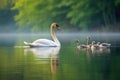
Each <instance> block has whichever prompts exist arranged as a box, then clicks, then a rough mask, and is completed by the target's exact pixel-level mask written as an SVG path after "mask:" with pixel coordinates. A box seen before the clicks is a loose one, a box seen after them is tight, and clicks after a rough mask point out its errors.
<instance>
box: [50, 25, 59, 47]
mask: <svg viewBox="0 0 120 80" xmlns="http://www.w3.org/2000/svg"><path fill="white" fill-rule="evenodd" d="M50 32H51V36H52V38H53V41H54V42H55V43H56V44H57V46H60V42H59V40H58V39H57V37H56V35H55V32H54V28H53V26H51V27H50Z"/></svg>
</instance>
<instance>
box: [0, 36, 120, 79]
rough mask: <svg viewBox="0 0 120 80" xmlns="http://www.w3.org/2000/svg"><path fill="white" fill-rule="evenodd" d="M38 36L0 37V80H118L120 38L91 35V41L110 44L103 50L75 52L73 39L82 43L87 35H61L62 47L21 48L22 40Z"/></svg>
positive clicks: (79, 50) (29, 39)
mask: <svg viewBox="0 0 120 80" xmlns="http://www.w3.org/2000/svg"><path fill="white" fill-rule="evenodd" d="M38 37H40V36H35V38H34V37H33V36H25V35H23V36H11V35H9V37H8V36H5V35H4V36H3V35H2V36H1V37H0V42H1V43H0V80H119V79H120V76H119V72H120V39H119V37H120V35H112V36H110V35H109V36H106V35H97V36H96V35H92V36H91V38H92V40H95V41H104V42H109V43H111V44H112V46H111V47H110V48H109V49H106V50H103V51H91V50H89V49H88V50H81V49H77V48H76V45H75V44H74V40H75V37H77V39H79V40H81V41H82V43H85V40H84V39H85V37H86V35H83V36H81V35H80V36H78V35H74V36H73V37H71V36H70V35H69V36H68V37H66V35H64V38H63V36H61V35H60V36H59V39H60V42H61V45H62V46H61V48H57V47H53V48H47V47H46V48H23V47H21V46H22V45H23V41H24V40H28V41H32V40H34V39H36V38H38ZM70 38H73V39H70ZM100 39H101V40H100ZM15 46H20V47H15Z"/></svg>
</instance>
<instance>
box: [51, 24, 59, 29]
mask: <svg viewBox="0 0 120 80" xmlns="http://www.w3.org/2000/svg"><path fill="white" fill-rule="evenodd" d="M51 26H52V27H53V28H54V29H58V30H60V26H59V25H58V24H57V23H52V24H51Z"/></svg>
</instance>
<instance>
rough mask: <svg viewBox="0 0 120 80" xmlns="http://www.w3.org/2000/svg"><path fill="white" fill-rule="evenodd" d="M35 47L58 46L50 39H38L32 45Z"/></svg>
mask: <svg viewBox="0 0 120 80" xmlns="http://www.w3.org/2000/svg"><path fill="white" fill-rule="evenodd" d="M32 44H33V45H35V46H57V44H56V43H55V42H53V41H52V40H48V39H38V40H36V41H34V42H33V43H32Z"/></svg>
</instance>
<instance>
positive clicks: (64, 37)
mask: <svg viewBox="0 0 120 80" xmlns="http://www.w3.org/2000/svg"><path fill="white" fill-rule="evenodd" d="M56 36H57V38H58V40H60V42H61V44H62V43H64V44H73V43H74V41H75V40H80V41H81V42H82V43H86V37H87V36H89V37H90V41H97V42H98V41H99V42H109V43H113V45H116V44H118V45H119V44H120V43H118V42H119V41H120V33H112V32H109V33H105V32H104V33H98V32H71V33H70V32H67V33H65V32H64V33H63V32H57V33H56ZM37 39H51V40H52V37H51V34H50V33H48V32H46V33H1V34H0V45H1V46H5V45H8V44H10V45H14V44H15V43H16V42H17V41H19V43H20V45H23V41H28V42H33V41H35V40H37ZM10 45H8V46H10Z"/></svg>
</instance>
